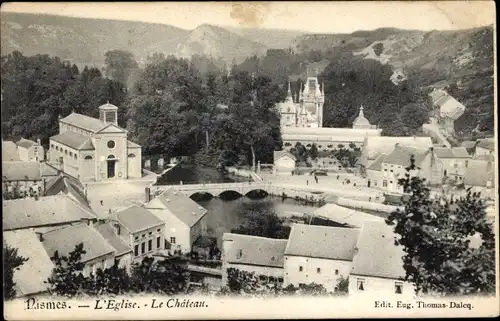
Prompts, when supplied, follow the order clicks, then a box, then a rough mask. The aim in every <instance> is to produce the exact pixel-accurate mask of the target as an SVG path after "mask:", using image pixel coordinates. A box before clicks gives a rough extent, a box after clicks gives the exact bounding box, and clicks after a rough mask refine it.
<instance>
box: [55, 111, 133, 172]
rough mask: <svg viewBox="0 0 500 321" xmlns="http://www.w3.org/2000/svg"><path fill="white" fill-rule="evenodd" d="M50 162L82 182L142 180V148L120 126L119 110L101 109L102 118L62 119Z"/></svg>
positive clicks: (78, 117)
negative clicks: (57, 164) (129, 138)
mask: <svg viewBox="0 0 500 321" xmlns="http://www.w3.org/2000/svg"><path fill="white" fill-rule="evenodd" d="M49 153H50V161H51V162H58V163H60V164H62V166H63V169H64V172H66V173H68V174H70V175H72V176H74V177H77V178H78V179H80V180H81V181H104V180H117V179H119V180H122V179H127V178H139V177H141V146H139V145H137V144H135V143H133V142H131V141H129V140H127V131H126V130H125V129H123V128H121V127H119V126H118V107H116V106H114V105H112V104H109V103H107V104H104V105H102V106H100V107H99V119H96V118H92V117H88V116H85V115H81V114H78V113H72V114H70V115H69V116H67V117H65V118H62V119H59V134H58V135H56V136H52V137H51V138H50V151H49Z"/></svg>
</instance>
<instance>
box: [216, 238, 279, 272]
mask: <svg viewBox="0 0 500 321" xmlns="http://www.w3.org/2000/svg"><path fill="white" fill-rule="evenodd" d="M222 239H223V241H224V243H223V244H224V245H223V246H230V250H229V251H227V252H225V253H226V256H225V259H226V260H227V262H228V263H236V264H250V265H259V266H270V267H278V268H282V267H283V263H284V259H283V258H284V255H285V248H286V245H287V242H288V240H279V239H271V238H267V237H260V236H251V235H241V234H233V233H224V235H223V237H222ZM228 241H231V242H228ZM239 251H241V252H240V253H241V257H240V256H239V254H240V253H239Z"/></svg>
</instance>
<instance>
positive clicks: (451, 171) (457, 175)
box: [433, 147, 471, 183]
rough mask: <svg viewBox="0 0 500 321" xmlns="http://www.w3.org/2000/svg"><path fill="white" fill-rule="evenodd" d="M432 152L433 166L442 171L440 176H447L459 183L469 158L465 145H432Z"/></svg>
mask: <svg viewBox="0 0 500 321" xmlns="http://www.w3.org/2000/svg"><path fill="white" fill-rule="evenodd" d="M433 153H434V156H435V161H436V163H435V164H433V166H437V167H438V168H439V171H440V172H441V173H442V175H440V177H441V178H443V177H447V178H449V179H451V180H452V181H455V182H458V183H461V182H462V180H463V178H464V176H465V172H466V171H467V166H468V164H469V159H470V158H471V156H470V155H469V153H467V149H465V147H450V148H447V147H434V148H433Z"/></svg>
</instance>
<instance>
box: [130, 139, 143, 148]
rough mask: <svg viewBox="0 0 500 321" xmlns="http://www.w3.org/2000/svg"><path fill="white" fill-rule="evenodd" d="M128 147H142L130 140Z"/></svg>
mask: <svg viewBox="0 0 500 321" xmlns="http://www.w3.org/2000/svg"><path fill="white" fill-rule="evenodd" d="M127 148H141V145H138V144H136V143H134V142H131V141H130V140H127Z"/></svg>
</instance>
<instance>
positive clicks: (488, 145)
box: [476, 138, 495, 150]
mask: <svg viewBox="0 0 500 321" xmlns="http://www.w3.org/2000/svg"><path fill="white" fill-rule="evenodd" d="M476 146H477V147H481V148H485V149H489V150H495V140H494V139H493V138H485V139H479V140H478V141H477V145H476Z"/></svg>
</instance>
